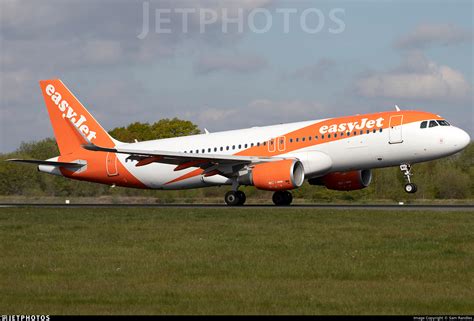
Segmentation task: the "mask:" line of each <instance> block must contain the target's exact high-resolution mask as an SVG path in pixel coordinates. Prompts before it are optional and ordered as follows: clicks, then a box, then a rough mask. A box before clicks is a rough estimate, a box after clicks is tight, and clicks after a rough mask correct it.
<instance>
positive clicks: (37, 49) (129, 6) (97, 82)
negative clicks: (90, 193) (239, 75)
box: [0, 0, 273, 151]
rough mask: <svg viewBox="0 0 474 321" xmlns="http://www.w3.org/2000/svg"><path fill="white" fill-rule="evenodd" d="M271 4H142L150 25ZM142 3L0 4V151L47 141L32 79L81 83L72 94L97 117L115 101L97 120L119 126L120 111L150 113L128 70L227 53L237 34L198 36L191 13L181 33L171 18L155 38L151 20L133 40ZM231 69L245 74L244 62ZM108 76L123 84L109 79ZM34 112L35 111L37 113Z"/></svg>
mask: <svg viewBox="0 0 474 321" xmlns="http://www.w3.org/2000/svg"><path fill="white" fill-rule="evenodd" d="M272 2H273V0H235V1H226V2H224V1H220V0H186V1H178V0H159V1H153V0H152V1H149V2H147V3H149V4H150V14H151V19H155V16H154V11H155V10H156V9H174V8H195V9H199V8H206V9H214V10H221V9H227V11H228V12H229V14H230V15H231V14H233V13H235V11H236V10H237V9H239V8H242V9H243V10H244V11H245V12H248V10H251V9H253V8H255V7H260V6H267V5H269V4H271V3H272ZM143 3H144V1H129V0H103V1H83V0H71V1H63V0H43V1H41V3H40V4H38V2H37V1H20V0H8V1H1V3H0V13H1V18H0V41H1V55H0V64H1V65H0V108H1V109H0V128H1V130H2V132H0V133H2V134H3V133H10V134H4V135H1V136H0V150H2V151H6V150H13V149H15V148H16V147H17V146H18V145H19V143H20V141H21V140H29V139H39V138H41V137H45V136H50V135H51V126H50V125H49V119H48V117H47V114H46V113H45V110H44V107H43V106H44V104H43V99H42V97H41V94H40V91H39V87H38V80H40V79H48V78H53V77H54V78H56V77H61V78H63V80H65V81H66V82H67V81H68V80H72V81H74V82H78V81H79V82H82V83H83V85H82V86H81V87H79V90H84V91H85V92H87V95H80V94H81V93H80V92H79V93H77V94H78V95H79V96H80V97H83V99H84V100H87V101H90V102H92V103H94V114H96V115H97V116H98V118H101V115H102V114H103V115H105V114H106V110H107V109H110V101H111V100H113V101H114V102H115V106H114V108H115V107H116V108H118V109H119V112H116V113H114V114H108V115H106V116H105V119H106V120H105V121H104V126H106V127H107V126H109V125H112V124H113V125H118V124H121V125H123V124H124V122H126V121H127V118H126V117H127V116H126V113H127V108H128V107H127V106H132V107H131V108H133V110H134V112H136V114H134V116H136V117H137V120H143V119H146V115H145V114H147V113H148V116H149V114H150V113H155V112H156V110H151V109H150V107H149V103H148V104H145V103H144V98H143V97H148V98H149V94H150V90H149V89H148V87H146V86H145V85H146V84H143V83H142V81H141V80H140V79H136V78H135V77H134V76H132V77H130V69H131V68H135V69H134V70H138V68H140V67H148V66H150V65H151V64H153V63H155V62H157V61H160V60H164V59H169V58H172V57H174V56H175V55H176V53H177V52H178V51H179V53H180V54H183V51H185V52H184V54H186V50H189V51H191V50H192V53H190V54H189V55H190V56H191V54H195V53H196V51H197V52H198V54H199V52H200V51H208V50H209V48H213V49H215V48H220V47H226V48H227V47H232V46H235V45H236V44H237V43H238V40H239V39H241V38H243V37H244V36H245V35H243V34H235V33H232V29H229V33H227V34H224V33H222V30H221V29H220V27H221V25H220V24H216V26H208V27H209V28H208V29H206V32H205V33H204V34H201V33H200V25H199V19H197V16H196V15H197V13H196V14H194V16H192V17H190V23H189V32H188V33H183V32H182V31H181V27H182V20H181V19H174V16H173V17H171V22H170V25H171V29H172V31H173V32H172V33H170V34H157V33H156V32H155V29H154V27H155V26H154V20H153V22H151V23H150V26H149V27H150V34H149V36H147V37H146V38H145V39H143V40H140V39H139V38H138V35H139V34H140V32H141V30H142V25H143V19H142V15H143V7H142V5H143ZM208 31H209V32H208ZM247 58H248V57H247ZM255 61H257V60H255ZM249 62H251V60H250V61H248V62H247V63H249ZM254 63H255V62H254ZM234 68H236V69H239V68H240V69H245V63H241V65H240V66H235V67H234ZM247 68H249V67H247ZM114 77H121V79H123V80H120V81H118V80H117V81H113V78H114ZM102 82H104V83H102ZM71 87H73V83H71ZM81 88H83V89H81ZM84 88H85V89H84ZM71 89H73V90H74V91H76V90H75V89H74V88H71ZM96 92H97V93H96ZM91 98H93V99H91ZM140 99H141V100H140ZM140 103H141V104H140ZM138 105H141V106H148V109H147V110H144V109H143V108H140V109H137V108H138V107H137V106H138ZM97 107H98V108H97ZM41 108H42V109H43V110H42V111H41V112H39V109H41ZM145 109H146V108H145ZM18 111H21V112H18ZM25 124H32V125H31V126H30V125H28V126H25Z"/></svg>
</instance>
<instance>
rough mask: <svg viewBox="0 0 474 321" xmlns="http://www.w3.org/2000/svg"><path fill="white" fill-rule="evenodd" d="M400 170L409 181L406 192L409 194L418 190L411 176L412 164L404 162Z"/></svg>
mask: <svg viewBox="0 0 474 321" xmlns="http://www.w3.org/2000/svg"><path fill="white" fill-rule="evenodd" d="M400 170H401V171H402V172H403V175H404V176H405V179H406V181H407V184H406V185H405V192H407V193H409V194H414V193H416V191H417V190H418V187H417V186H416V185H415V184H414V183H412V182H411V179H410V177H411V176H413V174H412V173H411V166H410V164H402V165H400Z"/></svg>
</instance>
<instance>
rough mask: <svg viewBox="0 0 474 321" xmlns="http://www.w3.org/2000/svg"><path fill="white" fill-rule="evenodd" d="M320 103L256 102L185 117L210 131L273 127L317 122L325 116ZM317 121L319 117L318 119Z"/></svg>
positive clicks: (198, 112) (294, 101) (298, 101)
mask: <svg viewBox="0 0 474 321" xmlns="http://www.w3.org/2000/svg"><path fill="white" fill-rule="evenodd" d="M327 110H328V108H327V106H326V105H324V104H322V103H320V102H313V101H303V100H290V101H285V100H282V101H278V100H272V99H267V98H264V99H255V100H253V101H250V102H249V103H248V104H246V105H244V106H239V107H232V108H229V107H204V108H200V109H199V110H198V111H188V112H186V113H184V115H183V116H184V117H185V118H187V119H191V120H192V121H195V122H196V123H198V124H199V125H201V126H202V127H207V128H209V129H212V130H228V129H229V128H246V127H253V126H264V125H274V124H279V123H288V122H293V121H304V120H308V119H317V118H318V117H319V116H320V115H322V114H324V113H325V112H327ZM319 118H320V117H319Z"/></svg>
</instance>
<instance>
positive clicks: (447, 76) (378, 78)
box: [355, 52, 472, 101]
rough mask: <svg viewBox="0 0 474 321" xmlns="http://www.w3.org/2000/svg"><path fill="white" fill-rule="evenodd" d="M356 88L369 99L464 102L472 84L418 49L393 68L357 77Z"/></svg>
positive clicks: (455, 71) (470, 92) (467, 97)
mask: <svg viewBox="0 0 474 321" xmlns="http://www.w3.org/2000/svg"><path fill="white" fill-rule="evenodd" d="M355 89H356V91H357V93H358V94H359V95H361V96H364V97H370V98H375V97H384V98H394V99H411V100H416V99H422V100H443V101H453V100H455V101H463V100H468V99H470V97H471V95H472V85H470V84H469V83H468V81H467V80H466V79H465V77H464V75H463V74H462V73H461V72H459V71H457V70H455V69H453V68H451V67H449V66H445V65H439V64H437V63H435V62H433V61H430V60H428V59H427V58H426V57H425V56H424V55H422V54H421V53H419V52H416V53H410V54H409V55H408V56H407V57H405V60H404V61H403V62H402V64H401V66H399V67H398V68H396V69H394V70H391V71H387V72H371V73H368V74H366V75H363V76H361V77H359V78H358V79H357V80H356V83H355Z"/></svg>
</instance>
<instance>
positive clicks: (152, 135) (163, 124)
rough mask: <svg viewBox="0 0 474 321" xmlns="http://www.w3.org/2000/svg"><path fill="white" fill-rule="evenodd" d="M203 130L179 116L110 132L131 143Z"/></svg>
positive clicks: (113, 135)
mask: <svg viewBox="0 0 474 321" xmlns="http://www.w3.org/2000/svg"><path fill="white" fill-rule="evenodd" d="M200 132H201V131H200V130H199V128H198V127H197V125H195V124H193V123H192V122H190V121H188V120H181V119H178V118H173V119H168V118H166V119H161V120H159V121H157V122H156V123H153V124H149V123H139V122H136V123H132V124H130V125H128V126H127V127H118V128H115V129H113V130H111V131H110V132H109V134H110V135H111V136H112V137H114V138H115V139H118V140H120V141H122V142H128V143H131V142H133V141H135V139H136V140H138V141H144V140H152V139H162V138H171V137H180V136H189V135H196V134H199V133H200Z"/></svg>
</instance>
